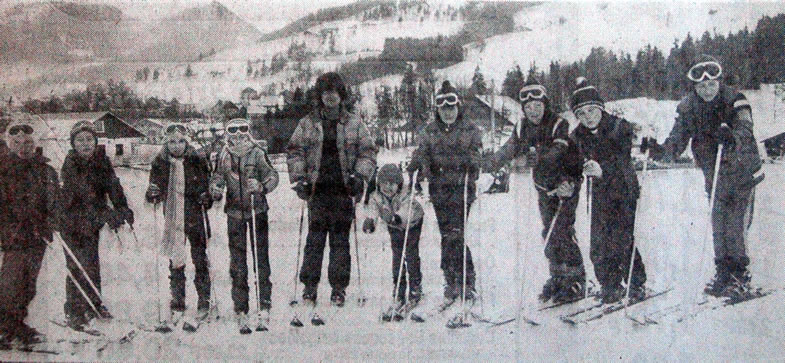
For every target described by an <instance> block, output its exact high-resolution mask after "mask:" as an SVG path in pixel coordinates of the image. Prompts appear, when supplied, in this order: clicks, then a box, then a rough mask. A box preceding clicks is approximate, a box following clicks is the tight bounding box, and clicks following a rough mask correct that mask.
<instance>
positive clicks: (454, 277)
mask: <svg viewBox="0 0 785 363" xmlns="http://www.w3.org/2000/svg"><path fill="white" fill-rule="evenodd" d="M436 107H437V113H436V115H435V118H436V119H435V121H434V122H432V123H430V124H428V126H426V127H425V129H423V131H422V132H421V133H420V135H419V136H418V140H419V143H420V144H419V146H418V147H417V149H416V150H415V151H414V155H413V156H412V162H411V163H409V166H408V167H407V171H408V172H409V173H410V174H411V173H413V172H414V171H415V170H418V169H419V170H420V174H421V175H423V177H427V178H428V181H429V183H428V193H429V194H430V198H431V201H432V202H433V208H434V211H435V212H436V219H437V221H438V224H439V231H440V233H441V236H442V240H441V247H442V256H441V269H442V271H443V272H444V278H445V288H444V301H443V303H442V306H440V308H439V309H440V310H443V309H446V308H447V307H449V306H451V305H452V304H453V303H454V302H455V301H456V300H457V299H458V298H460V297H461V296H462V293H464V290H463V289H464V286H463V280H464V276H463V265H464V217H465V216H464V206H465V207H466V208H465V210H466V211H467V213H468V211H469V209H470V207H471V204H472V202H473V201H474V199H475V195H476V193H475V190H476V185H475V182H476V180H477V178H478V177H479V168H480V162H481V157H480V150H481V149H482V136H481V134H480V130H479V129H478V128H477V126H475V125H474V124H473V123H471V122H469V121H466V120H464V119H463V111H462V109H461V101H460V98H459V97H458V93H457V91H456V90H455V88H454V87H453V86H452V85H451V84H450V82H449V81H444V83H442V86H441V89H440V90H439V92H438V93H437V95H436ZM467 175H468V185H466V180H467V178H466V177H467ZM464 186H466V187H467V188H468V192H467V194H468V197H467V198H466V199H467V200H464ZM465 252H466V256H465V257H466V279H465V280H466V291H465V297H466V300H468V301H473V299H474V297H475V296H474V294H475V290H474V282H475V273H474V264H473V263H472V255H471V250H470V249H469V248H466V249H465Z"/></svg>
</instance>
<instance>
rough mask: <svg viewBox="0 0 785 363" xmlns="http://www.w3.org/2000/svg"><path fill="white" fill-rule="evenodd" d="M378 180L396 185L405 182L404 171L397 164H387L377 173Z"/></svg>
mask: <svg viewBox="0 0 785 363" xmlns="http://www.w3.org/2000/svg"><path fill="white" fill-rule="evenodd" d="M376 180H377V182H379V184H381V183H392V184H395V185H402V184H403V172H401V169H400V168H398V165H395V164H385V165H384V166H382V167H381V168H380V169H379V172H378V173H377V174H376Z"/></svg>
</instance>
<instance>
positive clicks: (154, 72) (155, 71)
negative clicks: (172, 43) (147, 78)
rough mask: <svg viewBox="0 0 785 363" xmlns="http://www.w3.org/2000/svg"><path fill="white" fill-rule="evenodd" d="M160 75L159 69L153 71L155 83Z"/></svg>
mask: <svg viewBox="0 0 785 363" xmlns="http://www.w3.org/2000/svg"><path fill="white" fill-rule="evenodd" d="M159 75H160V73H159V72H158V69H156V70H154V71H153V81H157V80H158V76H159Z"/></svg>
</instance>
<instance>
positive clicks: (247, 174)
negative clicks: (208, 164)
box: [210, 143, 278, 219]
mask: <svg viewBox="0 0 785 363" xmlns="http://www.w3.org/2000/svg"><path fill="white" fill-rule="evenodd" d="M248 179H256V180H257V181H258V182H259V183H261V184H262V185H263V186H264V190H263V192H262V193H258V194H255V195H254V203H255V205H254V207H253V209H254V211H256V213H257V214H259V213H263V212H267V210H268V209H269V208H268V205H267V197H266V196H265V195H266V194H267V193H270V192H272V191H273V190H275V188H276V187H277V186H278V172H277V171H275V169H273V166H272V163H271V162H270V159H269V158H268V157H267V153H265V152H264V150H262V148H261V146H259V145H257V144H256V143H253V146H252V147H251V148H250V149H249V150H248V151H247V152H246V153H245V154H244V155H241V156H237V155H233V154H232V153H231V152H229V150H228V149H226V148H224V150H223V151H221V155H220V156H219V157H218V166H217V168H216V170H215V172H214V173H213V176H212V177H211V179H210V187H211V188H214V189H220V190H223V189H224V187H225V188H226V202H225V204H224V212H226V214H228V215H229V217H232V218H238V219H239V218H245V219H249V218H251V192H250V191H249V190H248Z"/></svg>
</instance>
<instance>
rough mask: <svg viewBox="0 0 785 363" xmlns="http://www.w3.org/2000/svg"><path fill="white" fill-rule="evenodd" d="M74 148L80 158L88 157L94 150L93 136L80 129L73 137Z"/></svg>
mask: <svg viewBox="0 0 785 363" xmlns="http://www.w3.org/2000/svg"><path fill="white" fill-rule="evenodd" d="M74 150H76V153H77V154H79V156H81V157H82V158H85V159H87V158H89V157H90V155H92V154H93V151H95V138H94V137H93V134H91V133H89V132H87V131H82V132H80V133H78V134H76V136H75V137H74Z"/></svg>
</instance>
